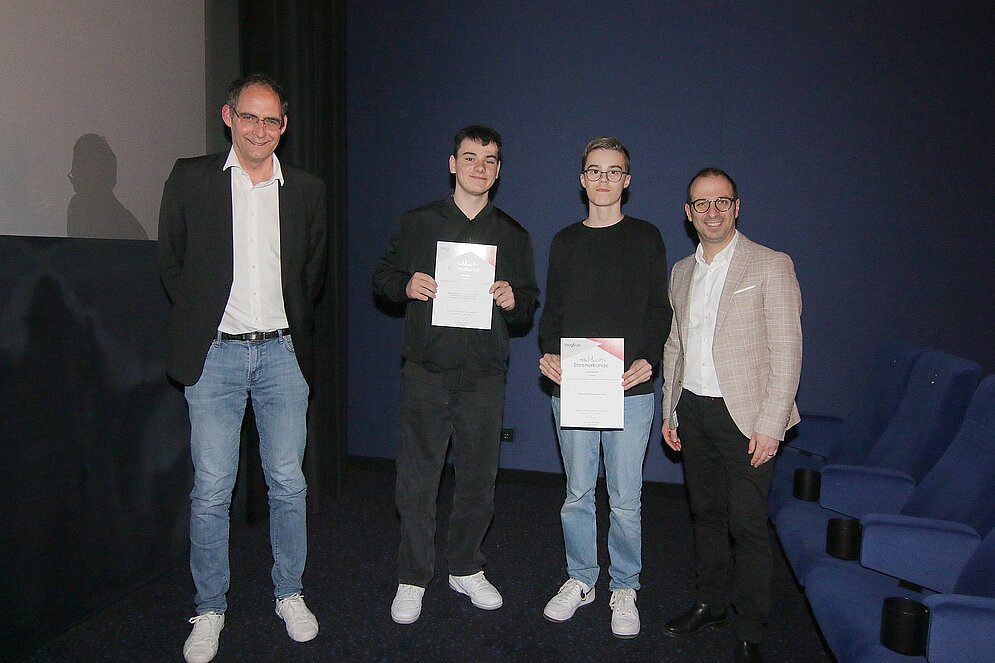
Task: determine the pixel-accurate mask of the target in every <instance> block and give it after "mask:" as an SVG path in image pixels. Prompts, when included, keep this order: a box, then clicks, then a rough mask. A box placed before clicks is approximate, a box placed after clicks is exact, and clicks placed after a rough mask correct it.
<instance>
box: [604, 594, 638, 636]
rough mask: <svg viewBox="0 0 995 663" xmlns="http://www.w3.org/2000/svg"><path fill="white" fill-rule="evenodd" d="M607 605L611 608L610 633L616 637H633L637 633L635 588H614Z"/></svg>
mask: <svg viewBox="0 0 995 663" xmlns="http://www.w3.org/2000/svg"><path fill="white" fill-rule="evenodd" d="M608 605H610V606H611V609H612V634H613V635H614V636H615V637H616V638H634V637H636V636H637V635H639V611H638V610H637V609H636V590H634V589H616V590H615V591H614V592H612V597H611V600H609V601H608Z"/></svg>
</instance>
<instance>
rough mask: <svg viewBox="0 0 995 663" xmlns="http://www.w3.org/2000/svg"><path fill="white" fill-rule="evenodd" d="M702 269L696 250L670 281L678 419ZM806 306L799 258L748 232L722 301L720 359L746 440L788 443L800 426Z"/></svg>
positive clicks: (668, 379)
mask: <svg viewBox="0 0 995 663" xmlns="http://www.w3.org/2000/svg"><path fill="white" fill-rule="evenodd" d="M694 268H695V259H694V255H690V256H688V257H686V258H684V259H683V260H681V261H680V262H678V263H677V264H676V265H674V269H673V272H672V273H671V278H670V304H671V306H672V307H673V309H674V318H673V324H672V325H671V327H670V337H669V338H668V339H667V343H666V345H665V346H664V350H663V376H664V384H663V413H664V417H665V418H669V419H670V420H671V422H673V415H674V411H675V410H676V408H677V401H678V400H679V399H680V397H681V385H682V383H683V380H684V354H685V344H686V343H687V335H688V318H689V308H690V303H691V281H692V278H693V276H694ZM801 309H802V300H801V291H800V289H799V288H798V279H797V278H795V269H794V265H793V264H792V262H791V258H789V257H788V256H787V255H785V254H784V253H779V252H777V251H772V250H771V249H768V248H767V247H765V246H761V245H760V244H757V243H755V242H751V241H750V240H748V239H747V238H746V236H745V235H743V234H742V233H740V234H739V240H738V241H737V243H736V250H735V252H734V253H733V256H732V262H730V263H729V271H728V272H727V274H726V280H725V285H724V286H723V288H722V294H721V296H720V299H719V311H718V316H717V318H716V321H715V337H714V339H713V341H712V358H713V360H714V361H715V373H716V376H717V377H718V381H719V388H720V389H721V390H722V397H723V399H724V400H725V403H726V407H727V408H728V409H729V414H731V415H732V419H733V421H734V422H735V423H736V426H737V427H738V428H739V430H740V431H742V433H743V435H745V436H746V437H751V436H752V435H753V433H754V431H756V432H759V433H763V434H764V435H769V436H770V437H773V438H775V439H778V440H783V439H784V431H785V430H787V429H788V428H790V427H791V426H794V425H795V424H796V423H798V420H799V417H798V408H797V407H796V406H795V393H796V392H797V391H798V378H799V376H800V374H801V368H802V328H801ZM679 424H680V422H679V421H678V425H679Z"/></svg>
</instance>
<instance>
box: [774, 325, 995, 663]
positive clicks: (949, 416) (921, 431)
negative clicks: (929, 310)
mask: <svg viewBox="0 0 995 663" xmlns="http://www.w3.org/2000/svg"><path fill="white" fill-rule="evenodd" d="M902 349H903V348H902V346H901V344H891V345H890V346H886V347H884V348H882V350H881V352H880V353H879V356H878V361H876V362H875V365H874V367H873V368H872V373H876V374H877V375H872V376H871V379H870V381H869V382H871V383H875V382H877V383H878V384H881V383H883V381H884V380H885V378H884V372H882V369H884V371H885V372H886V371H887V370H888V368H889V364H888V360H887V359H884V357H886V356H887V355H888V354H889V353H890V354H891V357H892V358H893V360H894V361H893V363H891V364H890V368H891V370H892V372H893V374H892V376H891V380H892V382H891V389H892V391H891V392H890V394H887V395H885V394H882V398H886V396H891V397H893V396H894V391H895V390H898V391H902V390H903V388H902V386H901V380H900V378H899V379H898V380H897V386H896V379H895V375H894V373H895V372H897V373H899V374H900V373H901V371H896V370H895V367H896V366H898V364H899V363H900V362H901V361H902V360H903V357H904V360H905V361H910V362H911V371H910V372H909V374H908V378H907V382H906V385H905V387H904V393H902V394H901V397H900V398H899V399H898V403H897V405H894V406H893V413H892V415H891V417H890V419H889V420H888V421H887V423H886V425H885V426H884V427H883V430H882V432H881V433H880V435H879V437H878V439H877V440H875V441H873V442H872V443H871V444H870V445H869V446H868V447H867V448H866V450H865V451H864V452H863V458H862V460H861V461H860V462H859V463H853V461H852V460H851V461H850V463H846V464H841V463H835V462H832V461H828V462H822V463H817V464H804V463H803V464H802V465H800V466H802V467H819V469H820V472H821V492H820V494H819V496H818V499H819V501H818V503H815V502H807V501H802V500H799V499H795V498H793V497H790V492H788V493H787V495H783V494H782V496H781V499H780V502H779V504H780V508H778V509H777V511H776V512H775V513H774V515H773V519H774V523H775V527H776V529H777V532H778V536H779V538H780V539H781V543H782V546H783V547H784V550H785V553H786V555H787V556H788V559H789V561H790V562H791V565H792V568H793V569H794V571H795V573H796V577H797V578H798V580H799V582H801V583H803V584H804V585H805V591H806V595H807V597H808V599H809V601H810V603H811V605H812V609H813V613H814V615H815V617H816V620H817V622H818V624H819V627H820V629H821V630H822V632H823V635H824V636H825V638H826V641H827V643H828V645H829V646H830V648H831V649H832V651H833V654H834V655H835V656H836V658H837V661H838V662H839V663H850V662H860V663H884V662H888V661H929V662H930V663H948V662H949V663H953V662H954V661H957V662H964V663H966V662H973V661H980V662H989V663H995V376H991V377H988V378H987V379H985V380H984V381H983V382H982V383H981V384H980V385H977V388H976V389H975V385H976V384H977V379H978V376H979V373H980V368H979V367H978V366H977V365H976V364H973V363H972V362H968V361H966V360H963V359H960V358H958V357H954V356H953V355H950V354H947V353H943V352H933V351H930V352H921V353H920V354H919V355H917V356H912V357H911V359H910V355H911V354H912V352H910V351H911V350H913V349H912V348H911V346H904V350H906V353H905V354H904V355H902V354H901V351H902ZM869 393H870V391H869V390H868V391H865V392H864V394H863V396H864V397H867V396H868V394H869ZM862 407H863V410H864V412H863V417H864V424H862V425H860V426H857V425H855V424H854V423H853V422H852V421H851V422H850V424H849V426H850V430H851V431H860V433H861V434H865V435H866V434H867V432H868V431H870V430H872V427H871V425H870V424H868V423H867V421H868V418H867V416H866V414H867V413H868V412H871V411H875V412H877V413H879V414H880V413H881V412H885V414H884V415H883V416H884V417H885V418H887V413H886V410H887V407H888V405H887V404H883V403H878V404H877V405H876V406H875V407H873V408H870V407H867V405H866V403H865V404H864V405H863V406H862ZM858 410H860V408H855V409H854V412H855V413H856V412H858ZM852 417H853V415H851V418H852ZM844 425H846V422H841V424H839V426H838V428H837V434H836V435H835V437H833V438H832V443H831V444H829V445H828V446H827V447H826V448H825V449H826V451H827V454H826V457H827V458H833V457H834V455H835V458H840V457H841V456H840V455H839V454H840V453H841V452H840V451H839V450H838V449H837V445H839V444H845V438H844V437H843V436H842V435H840V434H839V431H840V430H841V429H842V427H843V426H844ZM955 430H956V433H954V431H955ZM834 450H836V451H835V452H834ZM851 451H852V450H851ZM798 455H799V456H800V457H802V458H811V457H806V456H804V455H802V454H798ZM783 456H784V457H790V455H789V453H785V454H783ZM781 478H782V481H783V479H784V477H783V476H782V477H781ZM782 488H783V486H782ZM788 491H790V485H789V486H788ZM772 507H773V505H772ZM845 517H849V518H854V519H858V518H859V523H860V527H859V528H858V529H859V530H861V531H862V540H860V541H859V548H858V550H859V561H844V560H840V559H836V558H835V557H832V556H830V555H829V554H827V553H826V525H827V522H828V521H829V520H830V519H832V518H845ZM854 522H856V521H854ZM889 597H902V598H903V599H906V602H905V603H903V604H901V605H900V606H897V608H898V609H892V608H896V606H889V609H885V607H884V604H885V599H888V598H889ZM896 600H897V599H891V601H896ZM889 610H890V612H889ZM883 613H884V614H885V615H886V616H885V617H884V621H882V619H883ZM910 614H912V615H914V617H915V619H917V620H919V621H918V622H916V625H917V627H919V628H918V629H912V631H914V632H915V633H916V634H917V636H919V637H921V641H920V640H916V641H915V642H914V643H913V644H911V645H910V644H908V643H906V640H907V638H908V636H909V633H910V632H912V631H909V630H908V629H906V630H905V631H903V630H901V629H897V630H896V627H894V625H893V624H892V622H891V619H892V618H895V619H898V620H899V621H898V622H895V623H902V624H903V625H904V626H908V624H909V623H912V622H908V618H909V615H910ZM896 615H897V617H895V616H896ZM902 620H904V622H903V621H902ZM896 633H897V634H898V635H896ZM882 642H886V643H888V644H889V646H891V647H895V648H898V649H901V647H900V646H899V644H896V643H905V644H904V646H907V647H913V649H910V650H907V651H904V653H898V652H897V651H892V649H889V648H888V647H886V646H885V645H884V644H882Z"/></svg>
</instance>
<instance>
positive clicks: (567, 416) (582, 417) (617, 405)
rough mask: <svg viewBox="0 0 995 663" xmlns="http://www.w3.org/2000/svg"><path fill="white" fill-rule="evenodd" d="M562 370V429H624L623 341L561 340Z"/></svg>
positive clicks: (618, 339) (603, 339)
mask: <svg viewBox="0 0 995 663" xmlns="http://www.w3.org/2000/svg"><path fill="white" fill-rule="evenodd" d="M560 370H561V372H560V426H565V427H567V428H622V427H624V425H625V406H624V400H623V399H624V398H625V394H624V392H623V390H622V373H624V372H625V341H624V339H621V338H561V339H560Z"/></svg>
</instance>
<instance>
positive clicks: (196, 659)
mask: <svg viewBox="0 0 995 663" xmlns="http://www.w3.org/2000/svg"><path fill="white" fill-rule="evenodd" d="M188 621H189V622H190V623H191V624H193V630H192V631H190V635H189V636H187V641H186V642H184V643H183V659H184V660H185V661H186V662H187V663H207V662H208V661H210V660H211V659H212V658H214V657H215V656H216V655H217V653H218V636H219V635H221V629H223V628H224V627H225V615H224V613H217V612H206V613H204V614H203V615H197V616H196V617H191V618H190V619H189V620H188Z"/></svg>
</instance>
